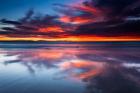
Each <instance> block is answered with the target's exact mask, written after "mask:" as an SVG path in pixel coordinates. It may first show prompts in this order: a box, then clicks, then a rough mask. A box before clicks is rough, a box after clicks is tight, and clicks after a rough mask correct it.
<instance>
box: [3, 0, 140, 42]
mask: <svg viewBox="0 0 140 93" xmlns="http://www.w3.org/2000/svg"><path fill="white" fill-rule="evenodd" d="M139 11H140V0H127V1H125V0H124V1H122V0H0V41H9V40H10V41H17V40H27V41H140V27H139V25H140V12H139Z"/></svg>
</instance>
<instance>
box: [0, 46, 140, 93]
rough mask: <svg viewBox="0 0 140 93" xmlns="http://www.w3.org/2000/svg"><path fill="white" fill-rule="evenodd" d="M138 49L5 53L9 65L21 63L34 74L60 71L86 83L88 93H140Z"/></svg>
mask: <svg viewBox="0 0 140 93" xmlns="http://www.w3.org/2000/svg"><path fill="white" fill-rule="evenodd" d="M138 55H140V53H139V49H138V48H106V49H104V48H103V49H102V48H101V49H100V48H97V49H96V48H95V49H94V48H90V49H88V48H63V49H62V48H48V49H21V50H19V49H18V50H1V52H0V60H1V62H3V63H5V64H11V63H13V62H17V63H20V64H22V65H24V66H26V67H27V68H28V71H29V72H30V73H32V74H34V73H35V72H36V70H37V69H38V68H39V69H41V68H45V69H54V68H55V69H56V70H58V73H56V74H57V75H58V74H60V75H63V74H65V75H66V76H67V77H73V78H76V79H79V80H82V81H84V82H86V84H87V93H94V92H95V93H100V92H101V93H140V90H139V89H140V87H139V86H140V79H139V77H140V71H139V69H140V66H139V60H140V57H139V56H138Z"/></svg>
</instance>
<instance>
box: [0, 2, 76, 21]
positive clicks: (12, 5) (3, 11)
mask: <svg viewBox="0 0 140 93" xmlns="http://www.w3.org/2000/svg"><path fill="white" fill-rule="evenodd" d="M71 2H75V0H0V19H1V18H8V19H18V18H21V17H22V16H24V14H25V13H26V12H27V11H28V10H29V9H31V8H33V9H34V10H35V11H36V12H38V13H43V14H44V13H45V14H46V13H51V14H52V13H54V10H53V9H52V8H53V5H52V4H54V3H61V4H67V3H71Z"/></svg>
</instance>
